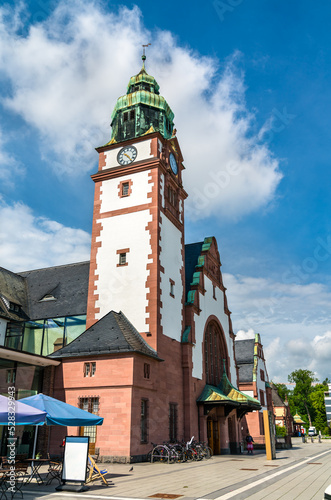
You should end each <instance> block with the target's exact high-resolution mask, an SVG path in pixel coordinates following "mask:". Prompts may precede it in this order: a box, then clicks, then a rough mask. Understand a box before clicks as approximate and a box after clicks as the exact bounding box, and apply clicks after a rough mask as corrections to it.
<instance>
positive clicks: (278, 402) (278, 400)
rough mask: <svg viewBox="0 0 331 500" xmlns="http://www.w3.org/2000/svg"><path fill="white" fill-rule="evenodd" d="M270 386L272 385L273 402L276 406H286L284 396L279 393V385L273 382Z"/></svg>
mask: <svg viewBox="0 0 331 500" xmlns="http://www.w3.org/2000/svg"><path fill="white" fill-rule="evenodd" d="M270 387H271V397H272V402H273V404H274V406H285V403H284V401H283V400H282V398H281V397H280V395H279V394H278V391H277V387H276V386H275V384H273V383H272V382H271V383H270Z"/></svg>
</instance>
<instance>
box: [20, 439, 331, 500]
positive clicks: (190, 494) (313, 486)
mask: <svg viewBox="0 0 331 500" xmlns="http://www.w3.org/2000/svg"><path fill="white" fill-rule="evenodd" d="M103 466H104V467H105V468H107V469H108V471H109V472H110V475H109V476H108V477H110V479H111V481H112V486H110V487H108V488H107V487H105V486H102V485H101V483H100V484H97V485H95V484H93V485H92V486H91V487H90V489H89V491H87V492H85V493H78V494H76V493H70V492H59V493H54V491H55V486H56V483H55V482H53V484H52V485H50V486H48V487H45V486H43V485H42V486H40V487H38V486H37V485H36V484H31V485H27V486H25V487H24V498H26V499H28V500H30V499H32V498H35V499H37V498H41V499H43V500H48V499H50V500H56V499H57V500H59V499H62V498H63V499H69V498H72V499H76V498H81V499H98V498H99V499H102V500H107V499H120V500H124V499H129V500H137V499H141V500H142V499H144V500H145V499H150V498H151V497H153V496H154V495H158V494H160V496H157V497H156V496H154V498H167V499H168V500H170V499H174V500H175V499H176V498H179V500H198V499H203V500H227V499H233V500H239V499H244V500H246V499H252V500H262V499H264V498H268V499H270V500H277V499H282V500H296V499H298V500H317V499H318V500H322V499H323V498H324V491H325V489H326V488H327V486H328V485H329V484H331V440H325V441H323V442H322V443H318V442H316V440H315V442H314V443H310V442H309V443H305V444H304V443H302V441H301V438H295V439H293V448H292V449H291V450H279V451H277V458H276V460H273V461H270V460H266V456H265V453H264V452H262V451H257V452H256V453H255V454H254V455H253V456H251V455H247V454H245V455H223V456H215V457H213V458H212V459H210V460H204V461H201V462H189V463H183V464H163V463H162V464H158V463H154V464H150V463H142V464H133V470H132V471H130V469H131V467H132V465H131V464H103Z"/></svg>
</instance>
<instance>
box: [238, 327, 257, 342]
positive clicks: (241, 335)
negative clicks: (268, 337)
mask: <svg viewBox="0 0 331 500" xmlns="http://www.w3.org/2000/svg"><path fill="white" fill-rule="evenodd" d="M254 338H255V332H254V330H253V328H249V330H247V332H246V331H245V330H238V332H237V333H236V340H246V339H254Z"/></svg>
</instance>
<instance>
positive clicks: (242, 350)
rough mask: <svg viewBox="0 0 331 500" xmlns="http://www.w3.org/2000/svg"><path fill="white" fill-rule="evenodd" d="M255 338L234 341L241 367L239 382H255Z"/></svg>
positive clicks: (238, 362)
mask: <svg viewBox="0 0 331 500" xmlns="http://www.w3.org/2000/svg"><path fill="white" fill-rule="evenodd" d="M254 344H255V339H244V340H236V341H235V343H234V349H235V355H236V361H237V365H238V368H239V383H245V382H253V368H254Z"/></svg>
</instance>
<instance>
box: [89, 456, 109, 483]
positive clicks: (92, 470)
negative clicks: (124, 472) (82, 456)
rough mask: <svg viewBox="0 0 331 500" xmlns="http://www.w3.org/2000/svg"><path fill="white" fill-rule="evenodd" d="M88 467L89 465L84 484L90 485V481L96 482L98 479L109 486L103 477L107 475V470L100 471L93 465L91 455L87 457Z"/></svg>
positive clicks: (93, 461)
mask: <svg viewBox="0 0 331 500" xmlns="http://www.w3.org/2000/svg"><path fill="white" fill-rule="evenodd" d="M88 465H89V473H88V477H87V479H86V483H90V482H91V481H96V480H98V479H102V481H103V482H104V483H105V484H106V485H107V486H110V484H109V483H108V481H107V479H106V478H105V475H106V474H108V471H107V469H102V470H100V469H99V467H98V466H97V464H96V463H95V460H93V458H92V457H91V455H89V456H88Z"/></svg>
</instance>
